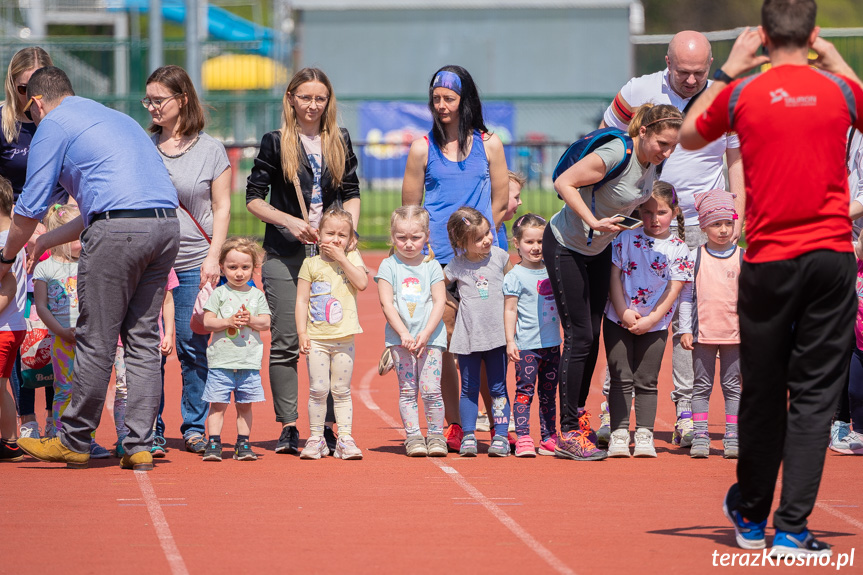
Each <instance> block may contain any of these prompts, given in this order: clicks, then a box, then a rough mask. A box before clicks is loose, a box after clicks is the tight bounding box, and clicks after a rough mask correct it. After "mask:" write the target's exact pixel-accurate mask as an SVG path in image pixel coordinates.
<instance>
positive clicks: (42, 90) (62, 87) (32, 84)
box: [27, 66, 75, 103]
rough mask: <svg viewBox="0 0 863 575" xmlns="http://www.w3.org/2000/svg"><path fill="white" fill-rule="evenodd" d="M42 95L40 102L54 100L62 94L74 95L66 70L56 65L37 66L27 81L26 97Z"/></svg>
mask: <svg viewBox="0 0 863 575" xmlns="http://www.w3.org/2000/svg"><path fill="white" fill-rule="evenodd" d="M39 95H41V96H42V102H43V103H44V102H51V103H53V102H56V101H57V100H59V99H60V98H62V97H64V96H74V95H75V90H73V89H72V82H70V81H69V76H67V75H66V72H64V71H63V70H61V69H60V68H58V67H56V66H45V67H44V68H39V69H38V70H36V71H35V72H33V75H32V76H30V81H29V82H27V97H28V98H32V97H33V96H39Z"/></svg>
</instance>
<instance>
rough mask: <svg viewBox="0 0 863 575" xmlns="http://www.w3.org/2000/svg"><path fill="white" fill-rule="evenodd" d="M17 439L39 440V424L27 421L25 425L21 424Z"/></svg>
mask: <svg viewBox="0 0 863 575" xmlns="http://www.w3.org/2000/svg"><path fill="white" fill-rule="evenodd" d="M18 436H19V437H31V438H33V439H41V438H42V436H41V435H39V422H38V421H28V422H27V423H22V424H21V428H20V430H19V431H18Z"/></svg>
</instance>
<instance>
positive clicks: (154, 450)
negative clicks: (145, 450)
mask: <svg viewBox="0 0 863 575" xmlns="http://www.w3.org/2000/svg"><path fill="white" fill-rule="evenodd" d="M167 454H168V449H167V448H166V447H165V438H164V437H160V436H158V435H157V436H156V437H154V438H153V447H151V448H150V455H152V456H153V457H158V458H162V457H165V455H167Z"/></svg>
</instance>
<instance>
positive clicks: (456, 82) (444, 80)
mask: <svg viewBox="0 0 863 575" xmlns="http://www.w3.org/2000/svg"><path fill="white" fill-rule="evenodd" d="M435 88H447V89H449V90H452V91H453V92H455V93H456V94H458V95H459V96H461V78H459V77H458V75H457V74H456V73H455V72H450V71H449V70H442V71H440V72H438V73H437V76H435V77H434V82H433V83H432V90H434V89H435Z"/></svg>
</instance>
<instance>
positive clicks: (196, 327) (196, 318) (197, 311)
mask: <svg viewBox="0 0 863 575" xmlns="http://www.w3.org/2000/svg"><path fill="white" fill-rule="evenodd" d="M179 203H180V209H182V210H183V211H184V212H186V213H187V214H188V215H189V218H191V220H192V222H194V224H195V225H196V226H197V227H198V230H199V231H200V232H201V235H202V236H204V239H205V240H207V243H208V244H212V243H213V240H212V239H210V236H209V235H208V234H207V232H205V231H204V227H203V226H202V225H201V224H199V223H198V220H196V219H195V216H193V215H192V212H190V211H189V210H188V209H187V208H186V206H184V205H183V202H179ZM215 289H216V288H214V287H213V284H211V283H210V282H207V283H205V284H204V287H202V288H201V290H200V291H199V292H198V295H197V296H196V297H195V306H194V307H193V308H192V317H190V318H189V329H191V330H192V333H196V334H198V335H210V332H209V331H207V330H206V329H205V328H204V305H206V303H207V300H208V299H210V296H211V295H213V291H214V290H215Z"/></svg>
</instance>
